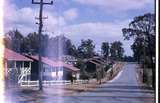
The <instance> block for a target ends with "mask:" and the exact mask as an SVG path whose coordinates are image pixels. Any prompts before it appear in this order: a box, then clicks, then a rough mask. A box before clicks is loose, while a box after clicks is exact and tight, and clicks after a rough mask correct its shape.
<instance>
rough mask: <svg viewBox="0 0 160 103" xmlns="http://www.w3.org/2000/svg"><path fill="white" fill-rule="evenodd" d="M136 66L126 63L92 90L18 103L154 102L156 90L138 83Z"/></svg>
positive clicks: (41, 97) (42, 97)
mask: <svg viewBox="0 0 160 103" xmlns="http://www.w3.org/2000/svg"><path fill="white" fill-rule="evenodd" d="M135 68H136V65H135V64H126V65H125V66H124V68H123V69H122V71H121V72H120V73H119V74H118V75H117V76H116V77H115V78H114V79H113V80H111V81H109V82H107V83H105V84H102V85H101V86H99V87H98V88H96V89H95V90H92V91H88V92H82V93H80V94H76V95H74V96H54V95H48V96H46V95H44V96H43V95H41V96H40V97H36V98H34V97H33V98H32V99H31V100H29V98H28V100H20V99H17V101H19V102H16V103H154V92H153V91H152V90H150V89H148V88H144V87H143V88H142V87H140V86H139V85H138V82H137V79H136V76H137V74H136V71H135ZM12 102H13V101H12ZM13 103H15V102H13Z"/></svg>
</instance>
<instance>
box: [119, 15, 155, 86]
mask: <svg viewBox="0 0 160 103" xmlns="http://www.w3.org/2000/svg"><path fill="white" fill-rule="evenodd" d="M122 32H123V36H124V38H125V39H127V40H129V39H130V38H132V37H134V38H135V39H138V38H143V41H144V43H143V46H144V49H145V51H144V53H143V54H141V55H144V56H145V57H144V60H143V61H145V58H146V57H147V56H148V57H149V58H150V63H149V65H151V68H152V74H153V76H152V77H153V78H152V81H153V84H152V86H153V87H155V82H154V78H155V75H154V74H155V69H154V68H155V63H154V60H153V58H155V46H154V45H155V14H151V13H147V14H144V15H142V16H137V17H135V18H134V19H133V21H131V22H130V23H129V28H123V29H122ZM143 41H142V42H143ZM135 42H136V41H135ZM134 49H138V48H134Z"/></svg>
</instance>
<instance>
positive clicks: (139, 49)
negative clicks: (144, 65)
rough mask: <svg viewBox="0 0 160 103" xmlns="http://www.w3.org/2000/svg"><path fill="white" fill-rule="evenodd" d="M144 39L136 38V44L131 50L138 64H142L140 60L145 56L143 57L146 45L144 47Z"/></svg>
mask: <svg viewBox="0 0 160 103" xmlns="http://www.w3.org/2000/svg"><path fill="white" fill-rule="evenodd" d="M142 41H144V40H143V38H136V39H135V40H134V43H133V44H132V45H131V49H132V51H133V53H134V54H133V57H134V58H135V60H136V61H138V63H140V59H141V58H142V57H143V56H144V55H142V54H143V53H144V50H143V48H144V45H143V42H142Z"/></svg>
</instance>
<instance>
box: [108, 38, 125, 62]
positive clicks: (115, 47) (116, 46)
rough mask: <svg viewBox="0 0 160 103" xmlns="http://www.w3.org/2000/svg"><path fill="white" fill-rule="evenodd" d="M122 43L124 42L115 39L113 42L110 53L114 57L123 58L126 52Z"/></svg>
mask: <svg viewBox="0 0 160 103" xmlns="http://www.w3.org/2000/svg"><path fill="white" fill-rule="evenodd" d="M122 45H123V44H122V43H121V42H120V41H115V42H113V43H111V48H110V54H111V58H112V59H114V60H122V58H123V54H124V49H123V47H122Z"/></svg>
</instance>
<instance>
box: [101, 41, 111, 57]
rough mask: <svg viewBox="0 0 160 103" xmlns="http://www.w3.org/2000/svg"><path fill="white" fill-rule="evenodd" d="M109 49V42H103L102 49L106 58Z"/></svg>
mask: <svg viewBox="0 0 160 103" xmlns="http://www.w3.org/2000/svg"><path fill="white" fill-rule="evenodd" d="M109 49H110V47H109V43H108V42H103V43H102V46H101V51H102V55H103V57H104V58H107V57H108V56H109Z"/></svg>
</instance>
